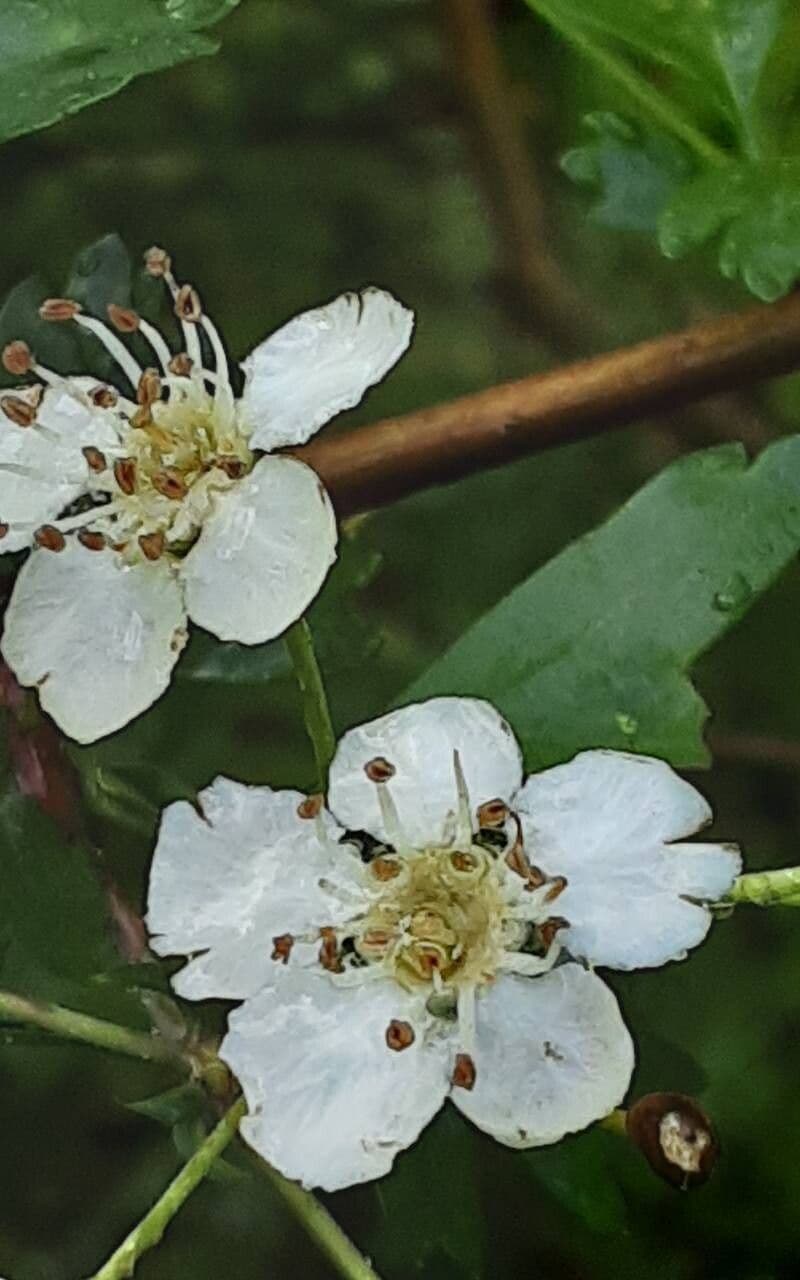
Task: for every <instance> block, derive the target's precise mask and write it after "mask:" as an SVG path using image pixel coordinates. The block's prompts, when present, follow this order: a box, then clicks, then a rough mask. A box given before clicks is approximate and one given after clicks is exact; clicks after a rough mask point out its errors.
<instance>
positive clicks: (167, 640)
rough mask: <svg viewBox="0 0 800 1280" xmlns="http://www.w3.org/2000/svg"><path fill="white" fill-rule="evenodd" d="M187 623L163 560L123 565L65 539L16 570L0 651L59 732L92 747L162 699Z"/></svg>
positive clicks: (111, 556) (36, 553)
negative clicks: (34, 689) (31, 689)
mask: <svg viewBox="0 0 800 1280" xmlns="http://www.w3.org/2000/svg"><path fill="white" fill-rule="evenodd" d="M185 624H186V615H185V613H184V610H183V604H182V601H181V593H180V589H179V587H178V584H177V582H176V580H175V577H174V575H173V574H172V572H171V570H170V569H169V567H168V566H167V564H166V563H165V562H164V561H159V562H158V563H155V564H146V565H144V564H140V565H134V566H132V567H129V566H126V565H124V564H123V563H122V561H121V560H120V559H119V557H117V556H116V555H115V554H114V553H113V552H111V551H100V552H97V551H88V550H86V548H84V547H82V546H81V545H80V543H79V542H77V541H76V540H74V539H72V538H70V539H68V540H67V545H66V547H65V548H64V550H63V551H59V552H53V551H40V550H36V551H33V552H31V555H30V556H29V558H28V560H27V562H26V563H25V564H24V565H23V566H22V569H21V570H20V572H19V576H18V577H17V581H16V583H15V585H14V591H13V593H12V596H11V602H10V604H9V606H8V610H7V612H6V617H5V631H4V633H3V640H2V646H1V647H2V653H3V657H4V658H5V660H6V662H7V663H8V665H9V666H10V667H11V669H12V671H13V672H14V674H15V675H16V677H17V679H18V680H19V681H20V683H21V684H25V685H38V686H39V700H40V702H41V704H42V707H43V708H44V710H45V711H47V712H48V714H49V715H51V716H52V717H53V719H54V720H55V721H56V723H57V724H58V725H60V726H61V728H62V729H63V730H64V732H65V733H67V734H69V736H70V737H71V738H74V739H75V740H76V741H77V742H94V741H95V740H96V739H97V738H102V737H104V736H105V735H106V734H108V733H113V732H114V730H115V729H119V728H121V727H122V725H124V724H127V723H128V721H129V720H133V718H134V717H135V716H138V715H139V714H140V713H141V712H142V711H144V710H146V708H147V707H149V706H150V704H151V703H153V702H155V700H156V698H158V697H159V696H160V695H161V694H162V693H163V692H164V690H165V689H166V687H167V685H168V684H169V681H170V675H171V673H172V668H173V666H174V665H175V663H176V661H177V659H178V655H179V653H180V650H181V648H182V646H183V643H184V639H185V630H184V628H185Z"/></svg>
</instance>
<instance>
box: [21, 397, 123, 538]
mask: <svg viewBox="0 0 800 1280" xmlns="http://www.w3.org/2000/svg"><path fill="white" fill-rule="evenodd" d="M92 385H95V384H94V383H92ZM13 394H15V395H17V394H18V395H19V396H20V398H21V399H27V398H28V397H27V396H26V393H25V392H19V393H18V392H14V393H13ZM37 422H38V423H39V424H40V425H41V426H42V427H45V428H47V434H45V432H43V431H38V430H37V428H36V427H35V426H33V427H18V426H16V425H15V424H14V423H12V422H11V421H10V420H9V419H7V418H6V417H5V416H4V415H3V414H2V413H0V521H2V522H3V523H5V524H9V525H11V526H12V528H11V529H10V530H9V532H8V533H7V534H6V536H5V538H4V539H3V541H2V543H0V551H3V552H5V551H19V550H20V549H21V548H22V547H29V546H31V545H32V543H33V534H34V531H35V530H36V529H38V528H39V526H40V525H42V524H47V522H48V521H50V520H53V519H55V517H56V516H58V515H60V513H61V512H62V511H63V510H64V508H65V507H67V506H68V505H69V504H70V503H71V502H74V501H75V499H76V498H79V497H80V496H81V494H84V493H86V492H88V490H89V489H91V487H92V486H91V484H90V480H91V472H90V470H89V468H88V466H87V464H86V459H85V458H84V456H83V454H82V452H81V449H82V447H83V446H84V445H92V444H93V445H95V446H96V447H97V448H101V449H102V448H107V447H108V446H109V444H110V443H112V442H116V440H117V436H116V433H115V432H114V431H113V428H112V426H111V425H110V421H109V417H108V414H107V413H106V412H104V411H103V410H100V409H94V410H92V409H88V408H86V407H85V406H84V405H82V404H80V403H79V402H78V401H77V400H75V399H74V398H73V397H72V396H69V395H67V394H66V393H65V392H63V391H56V390H47V391H46V392H45V393H44V396H43V397H42V402H41V404H40V405H39V409H38V413H37ZM10 468H13V469H10ZM19 468H24V471H20V470H19ZM13 526H18V527H16V528H15V527H13Z"/></svg>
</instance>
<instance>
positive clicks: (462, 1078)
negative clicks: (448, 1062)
mask: <svg viewBox="0 0 800 1280" xmlns="http://www.w3.org/2000/svg"><path fill="white" fill-rule="evenodd" d="M450 1083H451V1084H452V1085H453V1086H454V1087H455V1088H456V1089H467V1090H469V1089H473V1088H474V1087H475V1063H474V1062H473V1061H472V1058H471V1057H470V1056H469V1054H468V1053H457V1054H456V1060H455V1065H454V1066H453V1074H452V1075H451V1077H450Z"/></svg>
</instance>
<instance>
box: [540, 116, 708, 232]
mask: <svg viewBox="0 0 800 1280" xmlns="http://www.w3.org/2000/svg"><path fill="white" fill-rule="evenodd" d="M583 122H584V124H585V125H586V127H587V128H588V129H590V130H591V132H592V133H593V134H594V135H595V136H594V138H593V139H592V141H591V142H588V143H586V144H585V145H584V146H582V147H575V148H573V150H571V151H567V152H565V154H564V155H563V156H562V157H561V168H562V169H563V170H564V172H565V173H566V175H567V177H569V178H571V179H572V181H573V182H578V183H581V184H582V185H584V186H588V187H593V188H595V189H596V190H597V192H598V199H597V201H596V203H595V204H594V205H593V206H592V216H593V217H594V218H595V219H596V220H597V222H601V223H603V225H604V226H607V227H615V228H617V230H623V231H650V232H655V231H656V229H657V227H658V220H659V217H660V216H661V213H662V211H663V209H664V207H665V206H666V205H667V203H668V202H669V200H670V199H671V198H672V196H673V195H674V194H675V192H676V191H677V190H678V188H679V187H680V186H681V184H682V183H683V182H685V181H686V179H687V177H688V176H689V174H690V173H691V169H692V166H691V164H690V162H689V159H688V157H687V155H686V152H685V151H684V150H683V148H682V147H679V146H678V145H677V143H675V142H673V141H672V139H671V138H668V137H666V136H665V135H663V134H654V133H648V132H646V131H645V130H643V129H639V128H637V127H636V126H634V125H630V124H628V123H627V122H626V121H624V120H623V119H621V117H620V116H617V115H614V114H613V113H612V112H610V111H597V112H594V113H593V114H591V115H588V116H584V121H583Z"/></svg>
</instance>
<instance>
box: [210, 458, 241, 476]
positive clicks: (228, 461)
mask: <svg viewBox="0 0 800 1280" xmlns="http://www.w3.org/2000/svg"><path fill="white" fill-rule="evenodd" d="M214 465H215V466H216V467H218V468H219V470H220V471H224V472H225V475H226V476H227V477H228V479H229V480H240V479H241V477H242V476H243V475H244V471H245V464H244V463H243V462H242V460H241V458H228V457H218V458H217V460H216V462H215V463H214Z"/></svg>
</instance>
